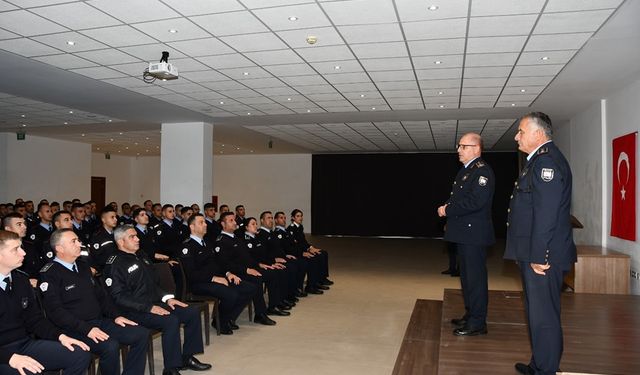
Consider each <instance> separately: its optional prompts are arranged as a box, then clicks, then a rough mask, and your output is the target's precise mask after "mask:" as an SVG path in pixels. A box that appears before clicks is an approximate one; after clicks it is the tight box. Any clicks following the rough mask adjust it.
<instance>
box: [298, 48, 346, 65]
mask: <svg viewBox="0 0 640 375" xmlns="http://www.w3.org/2000/svg"><path fill="white" fill-rule="evenodd" d="M296 52H298V53H299V54H300V56H302V58H303V59H305V60H306V61H308V62H318V61H335V60H352V59H353V58H354V57H353V54H352V53H351V51H349V48H347V47H346V46H326V47H323V46H319V47H312V48H297V49H296Z"/></svg>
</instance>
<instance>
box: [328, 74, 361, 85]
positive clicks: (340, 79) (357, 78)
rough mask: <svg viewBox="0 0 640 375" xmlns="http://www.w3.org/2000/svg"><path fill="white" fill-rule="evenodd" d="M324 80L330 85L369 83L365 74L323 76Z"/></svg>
mask: <svg viewBox="0 0 640 375" xmlns="http://www.w3.org/2000/svg"><path fill="white" fill-rule="evenodd" d="M324 78H325V79H326V80H327V81H329V82H330V83H331V84H337V83H358V82H371V80H370V79H369V77H368V76H367V75H366V74H365V73H338V74H325V75H324Z"/></svg>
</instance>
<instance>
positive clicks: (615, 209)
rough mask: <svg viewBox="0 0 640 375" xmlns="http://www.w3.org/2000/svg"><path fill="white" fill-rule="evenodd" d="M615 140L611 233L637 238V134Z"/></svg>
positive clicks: (632, 238)
mask: <svg viewBox="0 0 640 375" xmlns="http://www.w3.org/2000/svg"><path fill="white" fill-rule="evenodd" d="M637 135H638V132H635V133H631V134H627V135H624V136H622V137H618V138H616V139H614V140H613V169H612V171H613V173H612V176H613V190H612V191H611V196H612V205H611V235H612V236H614V237H619V238H622V239H625V240H629V241H635V240H636V136H637Z"/></svg>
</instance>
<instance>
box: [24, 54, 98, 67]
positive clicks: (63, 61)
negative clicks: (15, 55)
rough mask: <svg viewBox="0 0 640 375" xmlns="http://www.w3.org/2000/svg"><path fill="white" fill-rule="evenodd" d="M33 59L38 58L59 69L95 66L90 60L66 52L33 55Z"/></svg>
mask: <svg viewBox="0 0 640 375" xmlns="http://www.w3.org/2000/svg"><path fill="white" fill-rule="evenodd" d="M34 60H38V61H41V62H43V63H46V64H49V65H53V66H55V67H58V68H61V69H74V68H87V67H90V66H96V64H95V63H92V62H91V61H88V60H85V59H82V58H80V57H77V56H74V55H71V54H68V53H65V54H62V55H50V56H42V57H35V58H34Z"/></svg>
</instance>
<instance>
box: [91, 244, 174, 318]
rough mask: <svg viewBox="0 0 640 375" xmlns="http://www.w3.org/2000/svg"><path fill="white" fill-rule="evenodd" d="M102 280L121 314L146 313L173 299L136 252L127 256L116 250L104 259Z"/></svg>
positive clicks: (142, 256) (141, 256) (146, 262)
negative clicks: (124, 312) (123, 312)
mask: <svg viewBox="0 0 640 375" xmlns="http://www.w3.org/2000/svg"><path fill="white" fill-rule="evenodd" d="M103 278H104V283H105V285H106V286H107V291H108V292H109V294H110V295H111V297H112V298H113V300H114V302H115V304H116V306H118V308H119V309H120V310H123V311H137V312H150V311H151V308H152V307H153V305H155V304H159V303H161V302H166V301H167V300H168V299H170V298H174V295H173V294H171V293H169V292H168V291H165V290H162V288H161V287H160V284H159V283H158V278H157V276H156V274H155V272H154V270H153V264H152V263H151V261H149V259H148V258H147V257H146V255H144V253H142V252H140V251H138V252H137V253H136V254H129V253H126V252H124V251H120V250H118V251H117V252H116V254H115V255H112V256H111V257H110V258H109V259H108V260H107V265H106V266H105V269H104V274H103Z"/></svg>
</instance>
